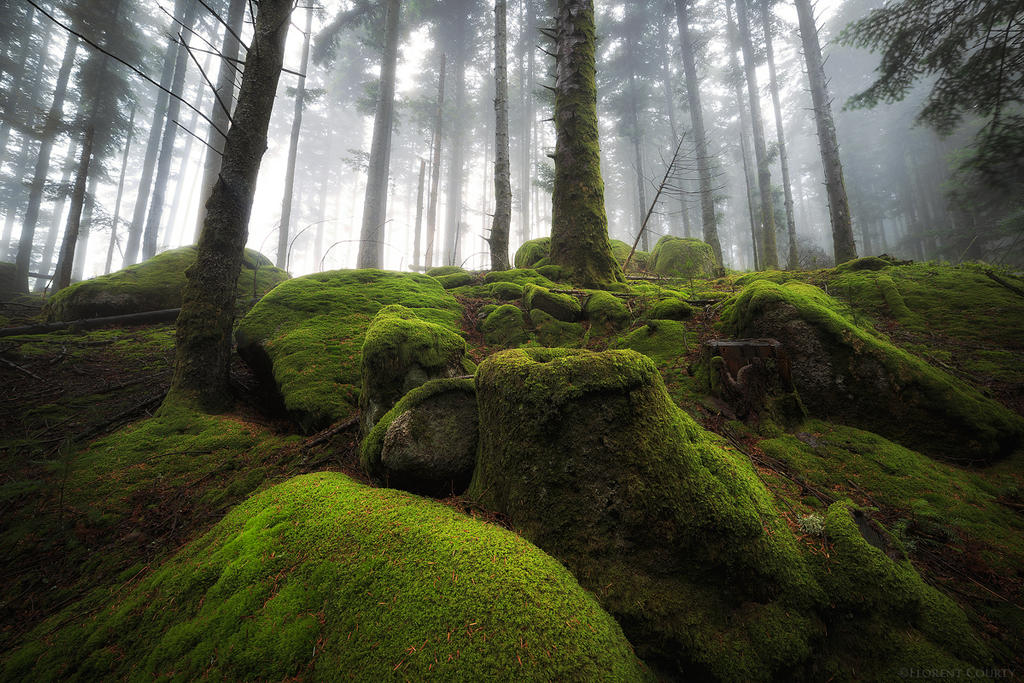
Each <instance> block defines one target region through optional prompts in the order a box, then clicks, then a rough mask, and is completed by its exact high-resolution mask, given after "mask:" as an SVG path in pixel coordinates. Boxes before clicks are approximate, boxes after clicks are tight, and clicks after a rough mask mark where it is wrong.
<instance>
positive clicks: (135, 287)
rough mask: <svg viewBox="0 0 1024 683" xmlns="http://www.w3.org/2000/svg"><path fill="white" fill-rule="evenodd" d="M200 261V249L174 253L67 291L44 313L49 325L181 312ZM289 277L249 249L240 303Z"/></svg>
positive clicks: (51, 301)
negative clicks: (188, 276)
mask: <svg viewBox="0 0 1024 683" xmlns="http://www.w3.org/2000/svg"><path fill="white" fill-rule="evenodd" d="M195 262H196V248H195V247H182V248H180V249H171V250H170V251H165V252H163V253H161V254H157V255H156V256H154V257H153V258H151V259H149V260H148V261H143V262H142V263H137V264H135V265H133V266H128V267H127V268H125V269H123V270H119V271H117V272H116V273H111V274H110V275H101V276H100V277H94V278H92V279H91V280H85V281H83V282H77V283H75V284H73V285H71V286H70V287H66V288H64V289H62V290H60V291H59V292H57V293H56V294H54V295H53V296H52V297H50V299H49V300H48V301H47V302H46V306H45V307H44V309H43V310H44V313H45V314H46V318H47V320H49V321H50V322H55V321H68V320H82V319H84V318H102V317H106V316H110V315H125V314H128V313H144V312H146V311H161V310H164V309H168V308H179V307H180V306H181V296H182V293H183V292H184V290H185V271H186V270H188V268H189V267H190V266H191V265H192V264H193V263H195ZM254 276H255V279H256V285H255V287H254V286H253V277H254ZM288 278H289V275H288V273H286V272H285V271H283V270H281V269H280V268H276V267H274V265H273V263H271V261H270V259H268V258H267V257H266V256H263V255H262V254H260V253H259V252H256V251H253V250H252V249H246V250H245V257H244V258H243V260H242V272H241V274H239V276H238V287H237V298H238V301H239V302H240V304H242V303H248V302H249V301H250V300H252V299H253V298H259V297H262V296H263V295H264V294H266V293H267V292H269V291H270V290H272V289H273V288H274V287H276V286H277V285H279V284H280V283H282V282H284V281H285V280H287V279H288ZM243 308H244V306H243Z"/></svg>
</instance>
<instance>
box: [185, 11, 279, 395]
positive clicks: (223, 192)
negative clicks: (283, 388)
mask: <svg viewBox="0 0 1024 683" xmlns="http://www.w3.org/2000/svg"><path fill="white" fill-rule="evenodd" d="M292 6H293V0H262V2H260V4H259V13H258V14H257V16H256V25H255V27H254V29H253V34H254V35H253V40H252V45H251V46H250V48H249V50H248V52H247V54H246V63H245V74H244V76H243V77H242V86H241V89H240V91H239V95H238V105H237V106H236V108H235V112H234V117H233V118H234V123H233V124H232V126H231V128H230V129H229V131H228V135H227V140H226V141H225V145H224V158H223V163H222V164H221V170H220V174H219V176H218V179H217V184H216V185H214V188H213V193H212V194H211V195H210V200H209V201H208V202H207V204H206V211H207V213H206V222H205V223H204V225H203V232H202V234H201V235H200V237H199V245H198V249H197V253H196V263H195V265H193V266H192V267H191V268H189V269H188V271H187V273H186V277H187V283H186V285H185V291H184V294H183V297H182V307H181V314H180V315H179V316H178V327H177V334H176V342H177V344H176V353H175V363H174V377H173V379H172V380H171V389H170V392H169V393H168V397H167V399H166V401H165V403H167V402H173V401H182V400H184V401H188V402H194V403H196V404H198V406H199V407H201V408H203V409H206V410H218V409H222V408H225V407H226V406H228V405H229V404H230V401H231V392H230V387H229V378H230V362H231V327H232V322H233V320H234V313H235V287H236V284H237V282H238V274H239V272H240V271H241V268H242V256H243V253H244V250H245V242H246V239H247V237H248V225H249V215H250V212H251V211H252V202H253V193H254V192H255V190H256V178H257V176H258V175H259V169H260V162H261V160H262V158H263V153H264V151H265V150H266V148H267V129H268V127H269V125H270V115H271V112H272V111H273V108H274V95H275V93H276V92H277V82H278V79H279V78H280V75H281V66H282V63H283V60H284V42H285V37H286V36H287V34H288V27H289V25H290V21H289V20H290V15H291V11H292Z"/></svg>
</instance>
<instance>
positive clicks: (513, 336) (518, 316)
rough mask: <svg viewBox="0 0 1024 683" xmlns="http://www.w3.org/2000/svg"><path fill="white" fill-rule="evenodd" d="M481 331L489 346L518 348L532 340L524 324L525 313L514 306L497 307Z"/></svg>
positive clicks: (489, 315) (488, 316)
mask: <svg viewBox="0 0 1024 683" xmlns="http://www.w3.org/2000/svg"><path fill="white" fill-rule="evenodd" d="M480 330H481V331H482V332H483V333H484V341H485V342H486V343H487V344H488V345H489V346H501V347H511V346H518V345H520V344H523V343H525V342H526V341H528V340H529V338H530V335H529V333H527V331H526V329H525V326H524V323H523V312H522V311H521V310H519V308H518V307H516V306H513V305H512V304H505V305H504V306H498V307H496V308H495V309H494V310H493V311H492V312H491V313H489V314H488V315H487V317H486V318H485V319H484V322H483V324H482V325H481V326H480Z"/></svg>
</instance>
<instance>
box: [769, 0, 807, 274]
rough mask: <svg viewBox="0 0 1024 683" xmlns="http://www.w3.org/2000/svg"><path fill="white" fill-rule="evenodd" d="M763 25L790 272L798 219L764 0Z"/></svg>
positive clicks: (795, 258) (794, 261) (794, 257)
mask: <svg viewBox="0 0 1024 683" xmlns="http://www.w3.org/2000/svg"><path fill="white" fill-rule="evenodd" d="M761 24H762V26H763V27H764V43H765V52H766V54H767V56H768V82H769V84H770V86H771V91H772V107H773V109H774V110H775V132H776V135H777V136H778V140H779V165H780V166H781V167H782V191H783V193H784V196H785V198H786V235H787V236H788V237H789V259H788V263H787V266H788V268H789V269H790V270H796V268H797V262H798V260H799V257H798V255H797V249H796V217H795V215H794V208H793V188H792V185H791V183H790V179H789V153H788V152H787V151H786V134H785V131H784V130H783V126H782V103H781V101H780V100H779V77H778V73H777V71H776V69H775V49H774V47H773V46H772V21H771V3H769V2H768V0H762V2H761Z"/></svg>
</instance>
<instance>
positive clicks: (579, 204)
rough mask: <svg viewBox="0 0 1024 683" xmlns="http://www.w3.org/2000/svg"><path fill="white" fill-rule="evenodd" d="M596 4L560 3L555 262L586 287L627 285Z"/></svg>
mask: <svg viewBox="0 0 1024 683" xmlns="http://www.w3.org/2000/svg"><path fill="white" fill-rule="evenodd" d="M596 33H597V31H596V28H595V26H594V2H593V0H558V13H557V15H556V19H555V34H556V36H557V46H556V48H555V49H556V55H557V56H556V59H555V133H556V139H555V187H554V192H553V194H552V203H551V262H552V263H553V264H555V265H559V266H562V267H563V268H564V269H565V270H566V271H568V275H569V278H570V279H571V280H572V281H574V282H578V283H580V284H582V285H586V286H592V285H597V284H601V283H608V282H615V281H622V280H623V275H622V268H621V267H620V266H619V262H618V261H616V260H615V257H614V256H612V248H611V243H610V242H609V241H608V216H607V214H606V213H605V208H604V180H603V179H602V178H601V148H600V143H599V132H598V125H597V84H596V81H595V77H596V64H595V57H594V47H595V44H596V41H597V36H596Z"/></svg>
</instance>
